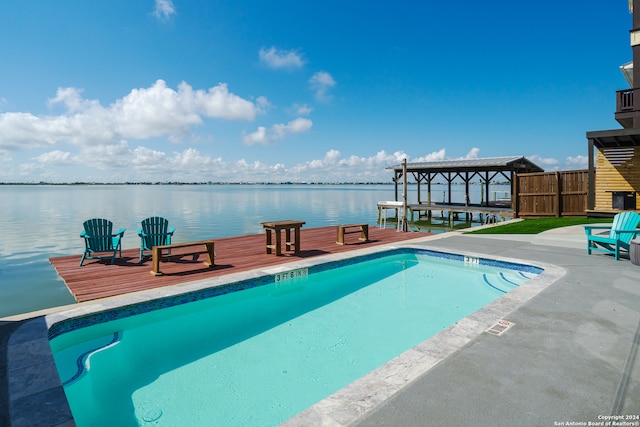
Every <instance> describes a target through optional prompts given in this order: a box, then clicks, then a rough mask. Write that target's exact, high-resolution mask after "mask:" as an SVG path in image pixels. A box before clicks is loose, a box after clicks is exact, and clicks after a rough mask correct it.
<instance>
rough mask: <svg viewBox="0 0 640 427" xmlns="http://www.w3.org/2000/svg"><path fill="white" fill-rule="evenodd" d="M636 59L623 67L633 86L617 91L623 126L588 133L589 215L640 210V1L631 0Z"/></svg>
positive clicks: (619, 112) (619, 119)
mask: <svg viewBox="0 0 640 427" xmlns="http://www.w3.org/2000/svg"><path fill="white" fill-rule="evenodd" d="M629 10H630V12H631V14H632V29H631V31H630V40H631V49H632V54H633V60H632V62H631V63H630V64H625V65H624V66H622V67H621V69H622V71H623V73H624V74H625V77H626V78H627V81H629V83H630V86H631V87H630V88H628V89H623V90H618V91H617V92H616V112H615V119H616V121H617V122H618V123H620V125H621V126H622V127H623V128H622V129H615V130H606V131H593V132H587V140H588V143H589V191H588V197H587V215H589V216H613V215H615V214H616V213H618V212H621V211H624V210H635V211H638V210H640V0H630V1H629Z"/></svg>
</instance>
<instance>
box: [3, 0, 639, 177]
mask: <svg viewBox="0 0 640 427" xmlns="http://www.w3.org/2000/svg"><path fill="white" fill-rule="evenodd" d="M627 4H628V3H627V1H626V0H608V1H603V0H583V1H578V0H562V1H558V0H538V1H535V2H532V1H522V0H492V1H485V2H478V1H470V0H461V1H455V2H443V1H434V0H424V1H420V2H416V1H405V0H398V1H395V2H383V3H380V2H378V3H375V2H373V3H372V2H369V1H368V2H364V1H359V0H356V1H347V2H345V1H335V0H325V1H323V2H299V1H284V0H283V1H278V0H275V1H269V2H267V1H230V0H228V1H227V0H225V1H217V0H206V1H195V0H189V1H187V0H155V1H153V0H146V1H145V0H137V1H130V0H113V1H108V2H107V1H100V0H96V1H86V0H65V1H55V2H54V1H33V0H20V1H11V2H10V1H5V2H2V3H1V4H0V39H1V40H2V43H0V61H1V62H0V182H39V181H48V182H69V181H95V182H125V181H273V182H280V181H338V182H342V181H390V179H391V176H392V173H391V172H389V171H386V170H385V167H387V166H389V165H394V164H398V163H400V162H401V161H402V159H403V158H405V157H406V158H407V159H408V161H409V162H416V161H427V160H443V159H460V158H467V157H493V156H511V155H524V156H526V157H527V158H529V159H531V160H532V161H533V162H535V163H536V164H538V165H539V166H541V167H542V168H544V169H545V170H547V171H550V170H563V169H580V168H584V167H586V157H587V140H586V138H585V132H587V131H592V130H607V129H617V128H619V127H620V126H619V125H618V124H617V122H616V121H615V120H614V118H613V115H614V111H615V91H616V90H619V89H624V88H626V87H627V84H626V82H625V80H624V79H623V77H622V74H621V73H620V70H619V66H620V65H621V64H623V63H625V62H627V61H630V60H631V48H630V47H629V30H630V29H631V15H630V14H629V11H628V5H627Z"/></svg>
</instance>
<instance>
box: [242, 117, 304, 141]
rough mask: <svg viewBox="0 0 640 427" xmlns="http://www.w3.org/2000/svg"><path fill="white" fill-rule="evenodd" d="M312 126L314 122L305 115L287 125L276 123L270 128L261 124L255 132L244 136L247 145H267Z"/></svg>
mask: <svg viewBox="0 0 640 427" xmlns="http://www.w3.org/2000/svg"><path fill="white" fill-rule="evenodd" d="M312 126H313V122H312V121H311V120H309V119H305V118H303V117H298V118H297V119H294V120H291V121H290V122H289V123H287V124H286V125H285V124H281V123H278V124H275V125H273V126H271V129H269V130H267V128H265V127H264V126H260V127H258V129H257V130H256V131H255V132H253V133H250V134H249V135H245V136H244V143H245V144H247V145H254V144H262V145H266V144H269V143H270V142H273V141H276V140H279V139H283V138H285V137H286V136H287V135H288V134H291V133H302V132H307V131H308V130H309V129H311V127H312Z"/></svg>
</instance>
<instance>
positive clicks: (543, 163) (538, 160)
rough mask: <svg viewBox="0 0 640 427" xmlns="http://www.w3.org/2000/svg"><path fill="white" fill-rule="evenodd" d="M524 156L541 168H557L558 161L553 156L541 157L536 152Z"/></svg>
mask: <svg viewBox="0 0 640 427" xmlns="http://www.w3.org/2000/svg"><path fill="white" fill-rule="evenodd" d="M526 157H527V159H528V160H530V161H532V162H533V163H535V164H536V165H538V166H540V167H541V168H543V169H545V167H551V168H557V166H558V164H559V163H560V162H558V160H557V159H554V158H553V157H542V156H540V155H538V154H532V155H531V156H526Z"/></svg>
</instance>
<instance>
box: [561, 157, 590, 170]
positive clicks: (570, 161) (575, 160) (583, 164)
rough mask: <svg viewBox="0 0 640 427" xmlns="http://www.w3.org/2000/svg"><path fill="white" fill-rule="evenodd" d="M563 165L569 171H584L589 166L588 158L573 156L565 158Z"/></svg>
mask: <svg viewBox="0 0 640 427" xmlns="http://www.w3.org/2000/svg"><path fill="white" fill-rule="evenodd" d="M564 164H565V165H566V166H567V167H569V168H571V169H584V168H587V167H588V166H589V157H588V156H574V157H571V156H570V157H567V158H566V159H565V160H564Z"/></svg>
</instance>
